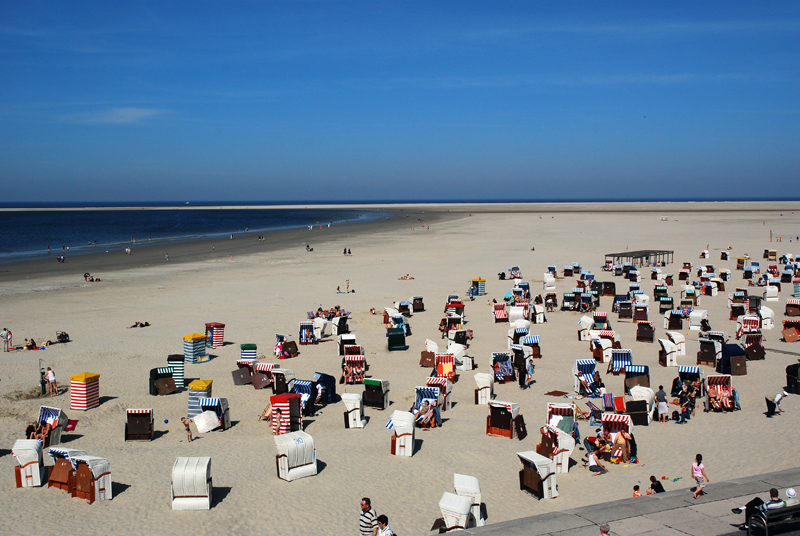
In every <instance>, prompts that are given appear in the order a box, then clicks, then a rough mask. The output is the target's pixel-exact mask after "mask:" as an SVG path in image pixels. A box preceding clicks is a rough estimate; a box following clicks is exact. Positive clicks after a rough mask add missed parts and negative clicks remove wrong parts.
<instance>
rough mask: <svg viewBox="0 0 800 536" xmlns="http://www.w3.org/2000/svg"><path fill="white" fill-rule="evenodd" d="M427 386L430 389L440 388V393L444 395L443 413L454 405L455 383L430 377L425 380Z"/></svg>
mask: <svg viewBox="0 0 800 536" xmlns="http://www.w3.org/2000/svg"><path fill="white" fill-rule="evenodd" d="M425 385H426V386H428V387H438V388H439V393H441V395H442V406H441V409H442V411H447V410H448V409H450V408H451V407H452V405H453V397H452V396H451V395H452V394H453V383H452V382H451V381H450V380H448V379H447V378H440V377H437V376H430V377H429V378H428V379H426V380H425Z"/></svg>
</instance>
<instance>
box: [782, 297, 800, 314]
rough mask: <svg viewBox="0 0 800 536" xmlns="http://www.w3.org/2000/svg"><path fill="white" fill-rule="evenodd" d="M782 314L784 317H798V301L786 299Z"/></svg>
mask: <svg viewBox="0 0 800 536" xmlns="http://www.w3.org/2000/svg"><path fill="white" fill-rule="evenodd" d="M783 314H785V315H786V316H800V299H797V298H788V299H787V300H786V310H784V312H783Z"/></svg>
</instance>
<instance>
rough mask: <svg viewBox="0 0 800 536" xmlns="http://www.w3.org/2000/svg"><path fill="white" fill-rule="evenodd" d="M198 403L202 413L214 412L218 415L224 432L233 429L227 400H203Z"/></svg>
mask: <svg viewBox="0 0 800 536" xmlns="http://www.w3.org/2000/svg"><path fill="white" fill-rule="evenodd" d="M198 403H199V405H200V409H201V410H202V411H213V412H214V413H216V414H217V418H219V426H220V427H221V428H222V430H223V431H224V430H227V429H228V428H230V427H231V412H230V408H229V407H228V399H227V398H201V399H200V400H199V401H198Z"/></svg>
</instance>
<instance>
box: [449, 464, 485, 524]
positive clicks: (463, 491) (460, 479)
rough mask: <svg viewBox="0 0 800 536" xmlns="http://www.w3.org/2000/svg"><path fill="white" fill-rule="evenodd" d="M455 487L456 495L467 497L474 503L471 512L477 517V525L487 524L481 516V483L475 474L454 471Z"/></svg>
mask: <svg viewBox="0 0 800 536" xmlns="http://www.w3.org/2000/svg"><path fill="white" fill-rule="evenodd" d="M453 488H454V489H455V490H456V495H458V496H460V497H466V498H468V499H469V500H470V502H471V503H472V506H471V507H470V512H471V513H472V517H473V518H474V519H475V526H477V527H482V526H483V525H484V524H485V521H484V520H483V517H482V516H481V485H480V482H478V479H477V478H475V477H474V476H469V475H461V474H458V473H453Z"/></svg>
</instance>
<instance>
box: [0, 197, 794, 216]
mask: <svg viewBox="0 0 800 536" xmlns="http://www.w3.org/2000/svg"><path fill="white" fill-rule="evenodd" d="M784 207H785V208H784ZM663 208H669V209H670V210H672V211H674V212H696V211H698V210H713V211H721V212H727V211H731V210H745V211H760V210H800V200H787V201H608V202H604V201H575V202H519V203H501V202H487V203H479V202H471V201H470V202H452V203H422V202H419V203H397V204H392V203H389V204H387V203H363V204H358V203H342V204H337V203H329V204H319V205H308V204H295V205H224V204H223V205H171V206H166V205H165V206H131V207H126V206H109V207H103V206H91V205H87V206H83V207H31V208H22V207H4V208H3V207H0V212H80V211H89V210H91V211H115V210H125V211H133V210H281V209H285V210H302V209H305V210H314V209H316V210H325V209H340V210H347V209H352V210H355V209H365V210H367V209H369V210H381V209H383V210H387V211H391V212H397V211H404V210H420V209H428V210H443V209H447V210H451V209H455V210H457V211H472V212H479V213H486V212H489V213H491V212H537V211H541V212H583V211H585V210H587V209H588V210H592V211H593V212H631V211H632V212H653V211H657V209H663Z"/></svg>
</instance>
